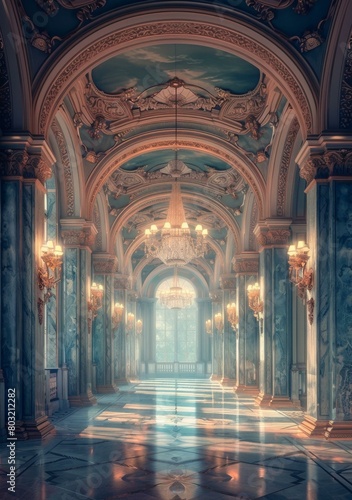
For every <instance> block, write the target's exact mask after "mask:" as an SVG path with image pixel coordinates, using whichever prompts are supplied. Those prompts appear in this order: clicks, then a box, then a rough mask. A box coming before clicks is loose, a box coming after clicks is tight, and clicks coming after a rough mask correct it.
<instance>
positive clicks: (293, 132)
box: [276, 118, 299, 216]
mask: <svg viewBox="0 0 352 500" xmlns="http://www.w3.org/2000/svg"><path fill="white" fill-rule="evenodd" d="M298 131H299V123H298V120H297V119H296V118H295V119H294V120H293V122H292V123H291V126H290V129H289V131H288V134H287V137H286V141H285V145H284V149H283V152H282V157H281V164H280V171H279V180H278V187H277V202H276V215H279V216H284V215H285V202H286V189H287V173H288V170H289V167H290V163H291V157H292V151H293V147H294V143H295V140H296V137H297V134H298Z"/></svg>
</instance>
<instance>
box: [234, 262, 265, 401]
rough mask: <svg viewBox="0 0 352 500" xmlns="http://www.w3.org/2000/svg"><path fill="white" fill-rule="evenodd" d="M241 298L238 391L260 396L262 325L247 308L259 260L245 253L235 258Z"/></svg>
mask: <svg viewBox="0 0 352 500" xmlns="http://www.w3.org/2000/svg"><path fill="white" fill-rule="evenodd" d="M234 271H235V273H236V280H237V287H236V288H237V299H238V344H239V345H238V375H237V377H236V378H237V387H236V388H235V389H236V392H245V393H247V394H253V395H258V393H259V322H258V321H257V320H256V318H255V317H254V314H253V311H252V309H250V307H249V305H248V298H247V287H248V285H249V284H253V283H255V282H256V281H258V271H259V258H258V253H256V252H246V253H243V254H239V255H236V256H235V258H234Z"/></svg>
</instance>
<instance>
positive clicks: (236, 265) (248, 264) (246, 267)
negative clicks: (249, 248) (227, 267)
mask: <svg viewBox="0 0 352 500" xmlns="http://www.w3.org/2000/svg"><path fill="white" fill-rule="evenodd" d="M232 263H233V270H234V271H235V273H236V274H257V273H258V271H259V262H258V259H247V260H243V259H242V258H238V257H237V256H236V255H235V256H234V258H233V259H232Z"/></svg>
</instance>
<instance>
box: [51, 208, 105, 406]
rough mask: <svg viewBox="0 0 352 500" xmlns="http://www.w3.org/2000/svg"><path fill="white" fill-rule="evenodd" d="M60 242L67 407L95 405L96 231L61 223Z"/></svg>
mask: <svg viewBox="0 0 352 500" xmlns="http://www.w3.org/2000/svg"><path fill="white" fill-rule="evenodd" d="M60 226H61V234H62V237H63V240H64V245H65V253H64V269H63V271H64V275H63V283H62V285H63V308H62V324H63V351H64V355H63V357H64V359H63V362H64V364H65V365H66V367H67V370H68V399H69V402H70V405H71V406H90V405H93V404H95V403H96V398H95V397H94V396H93V393H92V332H91V323H90V314H89V311H88V302H89V300H90V285H91V283H92V280H91V252H92V251H91V248H92V246H93V244H94V239H95V236H96V233H97V230H96V228H95V226H94V224H93V223H92V222H90V221H85V220H84V219H73V218H72V219H62V220H61V221H60Z"/></svg>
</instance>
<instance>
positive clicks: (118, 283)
mask: <svg viewBox="0 0 352 500" xmlns="http://www.w3.org/2000/svg"><path fill="white" fill-rule="evenodd" d="M129 288H130V278H129V276H127V275H124V274H116V275H115V277H114V301H115V303H120V304H122V305H123V307H124V311H123V315H122V320H121V322H120V323H119V325H118V326H117V327H116V328H115V329H114V332H113V333H114V350H115V362H114V365H115V370H114V380H115V385H116V384H123V383H126V382H127V373H126V315H127V313H126V311H127V292H128V290H129Z"/></svg>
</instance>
